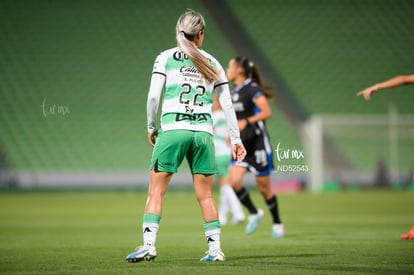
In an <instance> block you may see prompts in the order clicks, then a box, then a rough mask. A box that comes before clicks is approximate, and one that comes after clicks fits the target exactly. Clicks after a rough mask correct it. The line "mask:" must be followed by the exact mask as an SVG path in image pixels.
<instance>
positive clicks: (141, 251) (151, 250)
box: [125, 246, 157, 263]
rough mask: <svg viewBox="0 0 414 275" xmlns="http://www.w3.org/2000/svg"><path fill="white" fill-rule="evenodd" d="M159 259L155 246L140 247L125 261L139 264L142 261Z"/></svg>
mask: <svg viewBox="0 0 414 275" xmlns="http://www.w3.org/2000/svg"><path fill="white" fill-rule="evenodd" d="M155 257H157V250H156V249H155V247H154V246H151V247H145V246H139V247H137V248H135V251H134V252H132V253H131V254H129V255H128V256H126V258H125V260H126V261H127V262H129V263H137V262H141V261H152V260H154V259H155Z"/></svg>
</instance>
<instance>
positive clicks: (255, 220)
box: [246, 208, 264, 234]
mask: <svg viewBox="0 0 414 275" xmlns="http://www.w3.org/2000/svg"><path fill="white" fill-rule="evenodd" d="M263 216H264V211H263V209H260V208H258V209H257V214H250V215H249V218H248V223H247V226H246V234H252V233H253V232H254V231H256V228H257V226H258V225H259V222H260V221H261V220H262V219H263Z"/></svg>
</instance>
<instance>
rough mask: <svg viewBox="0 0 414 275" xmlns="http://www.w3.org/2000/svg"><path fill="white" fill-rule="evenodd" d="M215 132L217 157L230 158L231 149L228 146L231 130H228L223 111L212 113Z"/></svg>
mask: <svg viewBox="0 0 414 275" xmlns="http://www.w3.org/2000/svg"><path fill="white" fill-rule="evenodd" d="M212 117H213V131H214V147H215V151H216V156H217V157H220V156H230V155H231V147H230V145H229V144H227V137H228V135H229V129H228V128H227V123H226V117H225V116H224V112H223V111H222V110H215V111H213V113H212Z"/></svg>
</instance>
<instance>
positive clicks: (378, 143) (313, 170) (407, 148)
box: [302, 107, 414, 192]
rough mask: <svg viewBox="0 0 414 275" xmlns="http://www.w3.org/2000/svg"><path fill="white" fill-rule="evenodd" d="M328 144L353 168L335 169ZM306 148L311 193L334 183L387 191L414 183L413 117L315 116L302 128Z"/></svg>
mask: <svg viewBox="0 0 414 275" xmlns="http://www.w3.org/2000/svg"><path fill="white" fill-rule="evenodd" d="M328 141H329V142H330V143H331V145H332V144H333V147H334V148H335V149H336V150H338V151H339V152H340V153H341V154H342V155H343V156H344V158H346V159H347V160H348V163H349V164H350V165H346V166H345V165H333V162H331V161H330V159H328V158H327V150H332V146H330V147H329V148H328V146H327V143H328ZM302 142H303V144H304V148H305V152H306V156H307V158H306V160H305V161H307V163H308V166H309V172H308V173H307V182H308V187H309V188H310V190H311V191H315V192H319V191H321V190H322V188H323V186H324V184H326V183H329V182H334V183H337V184H339V185H346V184H357V185H365V186H379V187H380V186H381V187H384V186H396V185H401V184H404V183H409V182H411V181H412V172H413V171H414V116H413V115H401V114H398V113H397V111H396V109H395V108H393V107H391V108H390V110H389V113H388V114H382V115H358V114H343V115H341V114H331V115H315V116H313V117H311V118H310V119H309V120H308V121H307V122H306V123H305V124H304V125H303V128H302Z"/></svg>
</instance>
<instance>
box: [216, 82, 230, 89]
mask: <svg viewBox="0 0 414 275" xmlns="http://www.w3.org/2000/svg"><path fill="white" fill-rule="evenodd" d="M226 84H229V82H221V83H219V84H216V85H214V89H215V88H217V87H220V86H222V85H226Z"/></svg>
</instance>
